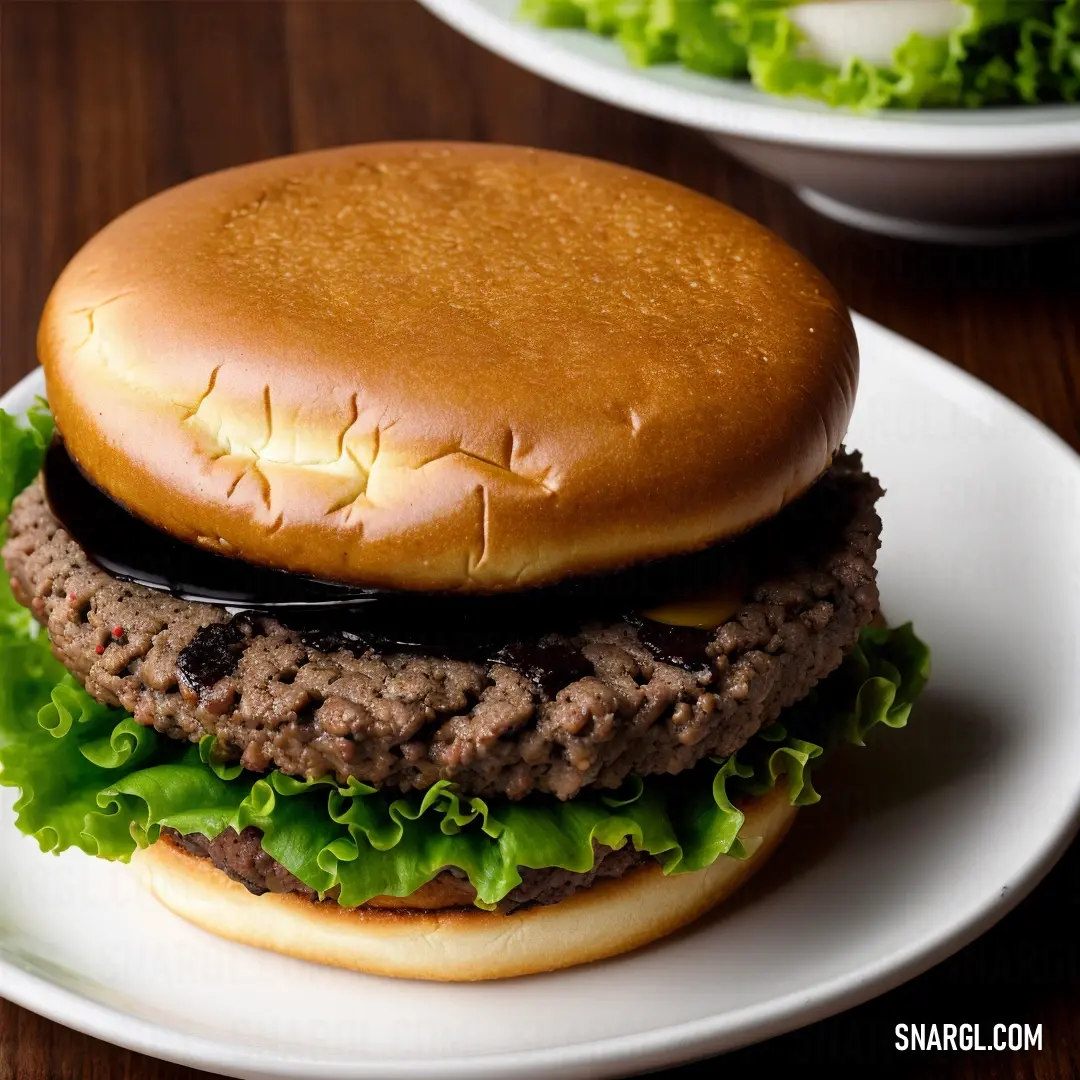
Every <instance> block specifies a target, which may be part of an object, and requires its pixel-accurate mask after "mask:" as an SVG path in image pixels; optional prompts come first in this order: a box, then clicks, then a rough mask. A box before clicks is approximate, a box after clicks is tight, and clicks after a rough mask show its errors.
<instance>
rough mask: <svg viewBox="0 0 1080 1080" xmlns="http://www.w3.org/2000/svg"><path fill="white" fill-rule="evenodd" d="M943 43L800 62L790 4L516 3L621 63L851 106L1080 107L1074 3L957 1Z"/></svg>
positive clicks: (782, 0) (658, 0)
mask: <svg viewBox="0 0 1080 1080" xmlns="http://www.w3.org/2000/svg"><path fill="white" fill-rule="evenodd" d="M957 2H958V3H960V4H962V5H963V6H964V7H966V8H967V9H968V10H967V15H966V18H965V19H964V21H963V23H962V24H961V25H960V26H958V27H957V28H956V29H955V30H954V31H952V32H951V33H950V34H948V35H946V36H945V37H940V38H927V37H923V36H921V35H919V34H912V35H911V36H910V37H909V38H908V39H907V40H906V41H905V42H903V43H902V44H901V45H900V46H899V47H898V48H897V49H896V51H895V53H894V54H893V59H892V63H891V64H888V65H878V64H872V63H868V62H866V61H865V60H863V59H861V58H859V57H857V56H856V57H852V58H851V59H850V60H849V61H848V62H847V63H845V64H844V66H843V67H839V68H838V67H834V66H831V65H828V64H824V63H822V62H820V61H818V60H815V59H813V58H812V57H808V56H806V55H804V50H803V49H802V48H801V45H802V37H801V35H800V33H799V31H798V29H797V28H796V27H795V25H794V24H793V23H792V21H791V19H790V18H788V14H787V13H788V11H789V10H790V8H791V7H792V6H793V0H525V2H524V3H523V4H522V6H521V9H520V10H521V14H522V16H523V17H525V18H528V19H531V20H533V21H535V22H538V23H540V24H541V25H544V26H556V27H581V28H585V29H589V30H592V31H594V32H596V33H601V34H606V35H608V36H610V37H614V38H615V39H616V40H617V41H619V42H620V43H621V44H622V45H623V47H624V48H625V50H626V52H627V55H628V56H629V57H630V59H631V61H632V62H634V63H636V64H639V65H645V64H656V63H668V62H679V63H682V64H683V65H685V66H686V67H688V68H691V69H693V70H696V71H702V72H705V73H707V74H711V75H721V76H726V77H729V78H749V79H750V80H751V81H752V82H753V83H754V85H755V86H757V87H758V88H759V89H761V90H764V91H766V92H767V93H772V94H779V95H783V96H791V95H799V96H803V97H810V98H815V99H817V100H819V101H823V102H825V103H826V104H828V105H832V106H838V107H847V108H852V109H859V110H872V109H882V108H929V107H954V108H957V107H965V108H977V107H980V106H986V105H1010V104H1025V103H1026V104H1033V103H1037V102H1052V101H1077V100H1080V0H957Z"/></svg>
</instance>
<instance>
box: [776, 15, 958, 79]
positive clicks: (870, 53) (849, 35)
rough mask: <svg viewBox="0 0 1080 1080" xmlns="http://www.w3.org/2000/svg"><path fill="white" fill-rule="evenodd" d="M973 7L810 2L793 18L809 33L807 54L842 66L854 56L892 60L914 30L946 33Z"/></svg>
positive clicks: (878, 61)
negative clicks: (895, 52)
mask: <svg viewBox="0 0 1080 1080" xmlns="http://www.w3.org/2000/svg"><path fill="white" fill-rule="evenodd" d="M968 10H969V9H968V8H967V7H965V6H964V5H963V4H959V3H956V2H955V0H810V2H808V3H802V4H798V5H796V6H795V7H793V8H792V9H791V10H790V11H789V12H788V16H789V17H790V19H791V21H792V22H793V23H794V24H795V25H796V26H797V27H798V28H799V29H800V30H801V31H802V32H803V33H804V34H805V35H806V38H807V40H806V42H805V43H804V51H805V53H806V55H808V56H813V57H814V58H816V59H818V60H821V61H823V62H824V63H826V64H833V65H836V66H840V65H842V64H843V63H844V61H846V60H848V59H849V58H850V57H853V56H857V57H859V58H860V59H862V60H866V61H868V62H870V63H873V64H888V63H890V61H891V60H892V54H893V51H894V50H895V49H896V47H897V46H898V45H902V44H903V43H904V41H906V40H907V38H908V37H909V36H910V35H911V34H913V33H918V34H922V35H923V36H924V37H944V36H945V35H946V34H948V33H949V32H950V31H951V30H954V29H956V27H958V26H960V25H961V24H962V23H963V22H964V20H965V19H966V18H967V16H968Z"/></svg>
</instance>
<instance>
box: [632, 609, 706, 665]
mask: <svg viewBox="0 0 1080 1080" xmlns="http://www.w3.org/2000/svg"><path fill="white" fill-rule="evenodd" d="M628 621H629V622H631V623H633V624H634V626H635V627H637V632H638V638H639V639H640V641H641V643H642V645H644V646H645V647H646V648H647V649H648V650H649V652H651V653H652V654H653V656H655V657H656V658H657V660H663V661H664V663H665V664H674V665H675V666H676V667H681V668H685V669H686V670H687V671H700V670H701V669H702V668H703V667H708V666H709V665H710V664H711V663H712V659H711V658H710V656H709V654H708V652H706V647H707V646H708V644H709V642H710V641H712V638H713V631H711V630H698V629H695V628H694V627H692V626H669V625H668V624H667V623H659V622H654V621H653V620H652V619H642V618H637V617H636V616H633V615H631V616H629V618H628Z"/></svg>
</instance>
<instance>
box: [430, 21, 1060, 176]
mask: <svg viewBox="0 0 1080 1080" xmlns="http://www.w3.org/2000/svg"><path fill="white" fill-rule="evenodd" d="M419 3H420V4H421V5H422V6H423V7H424V8H426V9H427V10H428V11H429V12H430V13H431V14H432V15H434V16H435V17H436V18H438V19H440V20H441V21H442V22H444V23H446V24H447V25H448V26H450V27H452V28H453V29H454V30H456V31H458V33H460V34H462V35H464V36H465V37H466V38H469V39H470V40H471V41H473V42H475V43H476V44H478V45H481V46H482V47H484V48H485V49H487V50H488V51H490V52H492V53H494V54H495V55H497V56H500V57H501V58H502V59H504V60H507V61H509V62H510V63H513V64H516V65H517V66H518V67H521V68H524V69H525V70H527V71H530V72H532V74H534V75H539V76H541V77H542V78H545V79H547V80H549V81H550V82H553V83H557V84H558V85H560V86H563V87H566V88H568V89H571V90H576V91H577V92H579V93H582V94H585V95H587V96H589V97H593V98H597V99H598V100H600V101H604V102H606V103H607V104H609V105H614V106H617V107H619V108H623V109H629V110H631V111H633V112H637V113H642V114H644V115H647V116H652V117H654V118H656V119H659V120H667V121H671V122H673V123H677V124H684V125H686V126H689V127H694V128H699V129H703V130H706V131H709V132H713V133H719V134H722V135H725V136H732V137H737V138H746V139H753V140H756V141H761V142H775V143H784V144H787V145H790V146H800V147H804V148H806V149H808V150H809V149H829V150H848V151H857V152H859V153H862V154H865V155H875V154H887V155H895V156H930V157H938V158H944V159H955V158H993V159H1002V158H1012V157H1020V156H1026V157H1059V156H1071V155H1080V104H1047V105H1025V106H1011V107H1009V111H1010V113H1011V112H1013V111H1014V110H1016V109H1023V110H1025V115H1026V116H1028V117H1032V116H1033V114H1034V118H1033V119H1030V120H1029V121H1028V122H1025V123H1016V124H1008V125H1002V124H983V123H971V122H970V117H971V115H972V113H971V112H965V111H964V110H935V117H936V119H935V120H934V122H932V123H927V122H924V121H920V120H919V119H917V118H916V117H917V114H908V113H904V114H902V115H900V116H892V115H890V114H889V113H879V114H876V115H859V114H856V113H851V112H846V111H843V110H840V109H828V110H824V111H821V112H818V111H816V110H810V109H806V108H802V109H800V108H796V107H793V106H792V105H791V104H788V103H786V102H785V101H784V100H783V99H776V98H771V97H770V96H769V95H766V94H762V95H761V100H760V101H743V100H737V99H733V98H730V97H724V96H723V95H712V94H706V93H704V92H702V91H698V90H694V89H690V88H686V87H679V86H672V85H670V84H668V83H665V82H661V81H659V80H656V79H652V78H650V76H649V75H648V73H647V72H643V71H638V70H633V69H631V70H621V69H620V68H619V67H616V66H613V65H610V64H606V63H602V62H599V61H596V60H593V59H591V58H589V57H585V56H581V55H579V54H578V53H576V52H575V51H574V50H572V49H567V48H566V47H565V46H564V45H563V44H562V43H561V42H560V41H559V39H558V36H557V35H559V34H564V33H574V32H575V31H573V30H543V29H538V28H536V27H533V26H530V25H528V24H526V23H523V22H519V21H516V20H514V19H513V18H511V17H507V16H503V15H500V14H497V13H496V12H493V11H492V10H491V9H490V8H489V7H488V6H487V5H486V4H485V3H484V2H483V0H419ZM584 32H585V31H579V33H584ZM590 36H595V35H590ZM611 47H612V48H613V49H617V48H618V46H617V45H615V44H614V43H612V44H611ZM701 77H702V78H708V76H701ZM718 81H722V80H718ZM987 111H988V110H985V109H983V110H978V111H977V112H978V114H979V115H982V116H985V115H986V114H987Z"/></svg>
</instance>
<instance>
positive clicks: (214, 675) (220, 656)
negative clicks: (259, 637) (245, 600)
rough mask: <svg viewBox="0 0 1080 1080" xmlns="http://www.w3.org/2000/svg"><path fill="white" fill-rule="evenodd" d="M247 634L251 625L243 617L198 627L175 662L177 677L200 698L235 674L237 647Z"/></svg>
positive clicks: (237, 659) (237, 660) (238, 656)
mask: <svg viewBox="0 0 1080 1080" xmlns="http://www.w3.org/2000/svg"><path fill="white" fill-rule="evenodd" d="M250 633H251V624H250V622H249V621H248V620H247V619H245V618H244V617H243V616H236V617H235V618H233V619H230V620H229V621H228V622H226V623H214V624H212V625H211V626H203V627H201V628H200V629H199V630H198V631H197V632H196V634H195V636H194V637H193V638H192V639H191V642H190V643H189V644H187V645H185V646H184V648H182V649H181V650H180V655H179V656H178V657H177V658H176V668H177V670H178V671H179V673H180V677H181V678H182V679H183V680H184V682H185V683H187V684H188V686H190V687H191V688H192V689H193V690H195V691H197V692H198V693H200V694H202V693H204V692H205V691H207V690H209V689H210V687H212V686H213V685H214V684H215V683H216V682H217V681H218V680H219V679H224V678H225V676H226V675H231V674H232V673H233V672H234V671H235V670H236V665H237V663H238V662H239V659H240V650H239V648H238V647H237V646H239V645H240V643H241V642H242V641H243V640H244V638H245V637H246V636H247V635H248V634H250Z"/></svg>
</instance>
